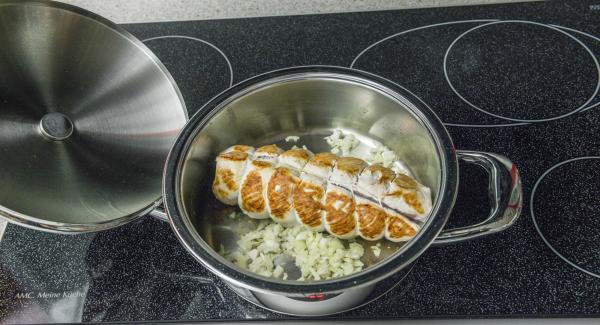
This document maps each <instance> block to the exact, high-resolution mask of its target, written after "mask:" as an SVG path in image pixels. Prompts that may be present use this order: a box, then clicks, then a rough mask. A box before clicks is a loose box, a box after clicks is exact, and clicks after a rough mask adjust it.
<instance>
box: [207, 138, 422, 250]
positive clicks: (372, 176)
mask: <svg viewBox="0 0 600 325" xmlns="http://www.w3.org/2000/svg"><path fill="white" fill-rule="evenodd" d="M216 163H217V166H216V170H215V178H214V181H213V184H212V190H213V193H214V194H215V196H216V197H217V199H219V200H220V201H221V202H223V203H225V204H229V205H233V204H236V203H237V204H238V205H239V206H240V208H241V209H242V211H243V212H244V213H245V214H246V215H248V216H249V217H251V218H255V219H264V218H269V217H270V218H271V219H273V220H274V221H276V222H278V223H280V224H282V225H284V226H289V225H293V224H298V223H300V224H302V225H303V226H305V227H307V228H308V229H311V230H313V231H323V230H326V231H327V232H329V233H330V234H331V235H333V236H335V237H338V238H341V239H349V238H353V237H356V236H361V237H362V238H364V239H366V240H379V239H381V238H383V237H385V238H386V239H388V240H390V241H394V242H401V241H407V240H410V239H411V238H413V237H414V236H415V235H416V233H417V232H418V230H419V229H420V226H419V225H421V222H422V219H423V218H425V217H427V215H428V214H429V213H430V211H431V210H432V209H433V207H432V206H433V205H432V201H431V190H430V189H429V188H427V187H426V186H424V185H422V184H420V183H419V182H418V181H417V180H415V179H413V178H412V177H410V176H408V175H404V174H401V173H398V174H397V173H395V172H394V171H393V170H391V169H389V168H386V167H383V166H381V165H378V164H374V165H369V164H367V163H366V162H365V161H364V160H362V159H359V158H354V157H339V156H337V155H335V154H332V153H329V152H323V153H317V154H313V153H312V152H310V151H309V150H307V149H301V148H294V149H290V150H287V151H283V150H281V149H280V148H279V147H277V146H276V145H267V146H263V147H260V148H258V149H256V150H255V149H254V147H251V146H247V145H235V146H232V147H229V148H228V149H226V150H225V151H223V152H222V153H220V154H219V155H218V156H217V158H216Z"/></svg>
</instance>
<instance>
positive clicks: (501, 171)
mask: <svg viewBox="0 0 600 325" xmlns="http://www.w3.org/2000/svg"><path fill="white" fill-rule="evenodd" d="M456 154H457V157H458V159H460V160H462V161H464V162H468V163H472V164H476V165H479V166H481V167H483V168H484V169H485V170H486V171H487V172H488V174H489V178H490V186H489V195H490V201H491V208H492V209H491V213H490V216H489V217H488V218H487V219H485V220H484V221H482V222H480V223H478V224H475V225H472V226H465V227H459V228H454V229H444V230H442V232H441V233H440V235H439V236H438V237H437V238H436V239H435V240H434V242H433V243H434V244H448V243H454V242H459V241H463V240H469V239H473V238H477V237H480V236H485V235H489V234H493V233H496V232H498V231H502V230H504V229H506V228H508V227H510V226H511V225H512V224H513V223H514V222H515V221H516V220H517V218H518V217H519V214H520V213H521V208H522V204H523V193H522V189H521V178H520V177H519V171H518V170H517V167H516V166H515V164H513V163H512V162H511V161H510V160H509V159H508V158H506V157H504V156H502V155H498V154H494V153H488V152H479V151H463V150H457V152H456Z"/></svg>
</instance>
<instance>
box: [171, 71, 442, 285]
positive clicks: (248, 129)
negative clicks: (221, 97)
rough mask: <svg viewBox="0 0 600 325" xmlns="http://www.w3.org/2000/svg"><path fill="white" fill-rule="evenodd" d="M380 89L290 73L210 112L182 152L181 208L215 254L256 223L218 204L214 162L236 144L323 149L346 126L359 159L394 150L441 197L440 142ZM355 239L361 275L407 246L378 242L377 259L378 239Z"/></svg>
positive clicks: (415, 114)
mask: <svg viewBox="0 0 600 325" xmlns="http://www.w3.org/2000/svg"><path fill="white" fill-rule="evenodd" d="M378 87H380V86H378V85H376V84H371V83H369V82H367V81H365V80H358V79H356V80H353V79H351V78H348V76H345V77H344V78H341V77H339V76H335V75H320V76H316V77H315V76H312V77H310V78H306V77H302V76H296V77H294V76H287V77H285V78H279V79H278V80H272V79H271V80H267V81H266V82H263V83H259V84H255V85H254V86H252V87H250V88H247V89H244V90H242V91H241V92H240V93H238V94H237V95H235V96H233V97H232V98H229V100H226V101H225V102H223V103H222V104H221V105H220V106H219V107H217V108H216V109H214V110H213V112H211V113H210V114H209V115H208V116H207V117H205V118H204V119H203V121H204V122H201V123H200V124H199V125H198V127H197V129H196V133H195V135H194V136H193V137H192V138H191V140H188V143H189V144H190V145H189V146H188V149H187V152H185V153H184V155H183V157H184V158H183V160H182V165H181V174H180V175H181V176H180V188H179V191H180V198H181V201H180V204H181V205H182V206H181V211H182V212H183V213H184V214H185V216H184V217H185V218H188V220H190V221H191V224H193V225H194V228H195V230H196V232H197V234H198V235H199V237H201V238H202V240H203V241H204V242H205V243H206V244H207V245H208V246H210V247H211V248H212V251H211V252H210V253H211V254H213V255H214V256H218V254H217V252H216V251H218V250H219V249H222V247H223V248H225V249H226V250H228V251H229V250H232V249H235V247H236V245H237V244H236V241H237V240H238V239H239V234H243V233H245V232H246V231H248V230H251V229H253V228H255V227H256V225H257V221H256V220H253V219H251V218H243V219H239V218H238V219H235V220H232V219H230V218H228V217H227V215H229V214H230V213H231V212H233V211H236V210H238V207H237V206H226V205H224V204H222V203H220V202H218V201H217V200H216V199H215V198H214V196H213V194H212V192H211V184H212V180H213V175H214V167H215V164H214V159H215V157H216V155H217V154H218V153H219V152H220V151H222V150H224V149H225V148H227V147H229V146H231V145H234V144H246V145H252V146H255V147H258V146H261V145H265V144H271V143H275V144H277V145H279V146H280V147H281V148H282V149H284V150H286V149H289V148H290V147H292V145H294V144H295V145H298V146H302V145H306V147H307V148H308V149H309V150H311V151H313V152H323V151H330V149H331V148H330V147H329V145H328V144H327V143H326V141H325V140H324V137H326V136H328V135H331V133H332V131H333V130H334V129H341V130H342V131H343V132H344V133H352V134H353V135H355V136H356V137H357V138H358V139H359V141H360V145H359V149H357V150H356V151H357V152H358V154H357V155H358V156H359V157H361V158H365V157H366V156H367V155H369V153H370V152H369V151H370V149H371V148H374V147H375V141H379V142H381V143H383V144H384V145H386V146H388V147H389V148H390V149H392V150H394V151H395V152H396V154H397V155H398V157H399V158H400V159H401V160H403V161H404V162H405V163H406V164H407V165H408V167H409V168H410V169H411V171H412V172H413V173H414V175H415V176H416V178H417V179H418V180H419V181H420V182H421V183H423V184H425V185H426V186H428V187H430V188H431V190H432V195H433V200H434V202H435V201H436V198H437V197H438V192H439V188H440V186H441V183H442V179H441V178H442V177H441V175H442V173H441V171H440V157H439V153H438V149H437V147H436V145H435V141H434V139H433V137H432V135H431V134H430V132H429V131H428V129H427V128H426V127H425V124H424V121H423V120H422V118H421V117H420V116H419V111H418V109H417V108H416V107H415V106H414V105H413V104H412V103H411V102H409V101H408V100H406V99H405V98H402V97H401V95H399V94H395V95H394V96H398V97H396V98H395V97H392V96H391V95H389V94H388V93H386V92H385V91H384V90H383V89H378ZM290 135H294V136H299V137H300V139H299V140H298V142H297V143H291V142H290V143H287V142H286V141H285V138H286V137H288V136H290ZM434 206H435V203H434ZM238 211H239V210H238ZM427 225H428V223H426V224H425V225H424V228H426V227H427ZM423 230H424V229H422V230H421V231H423ZM413 240H414V239H413ZM357 242H359V243H361V244H362V245H363V246H364V248H365V255H364V256H363V258H362V260H363V262H364V263H365V268H364V269H363V271H361V272H365V271H366V270H368V269H369V268H372V267H373V266H374V265H376V264H378V263H379V262H381V261H383V260H385V259H387V258H388V257H390V256H392V255H394V254H395V253H397V252H398V251H399V250H400V248H401V247H403V246H404V245H406V244H405V243H392V242H389V241H386V240H385V239H382V240H381V241H379V242H381V248H382V251H381V254H380V255H379V257H376V256H375V255H374V254H373V253H372V250H371V249H369V247H370V246H372V245H375V243H376V242H372V241H365V240H362V239H358V240H357ZM221 245H222V247H221ZM209 250H210V249H209ZM221 260H222V261H224V263H227V265H229V266H230V267H234V268H237V269H238V270H239V271H241V272H244V273H246V274H250V271H247V270H242V269H240V268H238V267H237V266H235V265H233V264H232V263H229V262H225V260H224V259H221ZM359 274H360V273H359ZM253 276H258V275H253Z"/></svg>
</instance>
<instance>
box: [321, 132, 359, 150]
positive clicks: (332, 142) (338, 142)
mask: <svg viewBox="0 0 600 325" xmlns="http://www.w3.org/2000/svg"><path fill="white" fill-rule="evenodd" d="M324 139H325V141H327V144H328V145H329V146H330V147H331V153H334V154H338V153H340V152H341V154H342V156H347V155H349V154H350V152H351V151H352V150H353V149H354V148H356V146H358V139H357V138H356V137H355V136H354V135H352V134H344V133H342V130H340V129H335V130H333V133H332V134H331V135H330V136H328V137H325V138H324Z"/></svg>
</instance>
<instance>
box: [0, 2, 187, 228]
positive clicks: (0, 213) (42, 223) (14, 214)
mask: <svg viewBox="0 0 600 325" xmlns="http://www.w3.org/2000/svg"><path fill="white" fill-rule="evenodd" d="M5 6H42V7H50V8H55V9H59V10H65V11H68V12H72V13H75V14H77V15H81V16H82V17H85V18H88V19H90V20H92V21H94V22H96V23H98V24H101V25H104V26H106V27H107V28H109V29H110V30H113V31H115V32H116V33H117V34H118V35H120V36H121V37H123V38H125V39H126V40H127V41H128V42H130V43H131V44H132V45H134V46H135V47H137V48H138V49H139V50H140V51H141V52H142V53H143V54H144V55H146V56H147V57H148V58H149V59H150V61H151V62H152V63H153V64H154V65H155V66H156V67H157V68H158V69H159V70H160V72H161V73H162V74H163V76H164V77H165V79H166V80H167V81H168V82H169V83H170V84H171V86H172V87H173V90H174V91H175V94H177V97H178V99H179V102H180V103H181V107H182V108H183V114H184V116H185V119H186V120H189V115H188V110H187V108H186V105H185V101H184V100H183V95H182V94H181V91H180V90H179V87H178V86H177V84H176V83H175V79H173V76H171V74H170V73H169V71H168V70H167V68H166V67H165V66H164V64H163V63H162V62H161V61H160V60H159V59H158V57H156V55H154V53H153V52H152V51H151V50H150V49H149V48H148V47H147V46H146V45H144V43H142V42H141V41H140V40H139V39H137V38H136V37H135V36H133V35H132V34H131V33H129V32H128V31H127V30H126V29H124V28H123V27H121V26H119V25H117V24H115V23H114V22H112V21H110V20H108V19H106V18H104V17H102V16H99V15H97V14H95V13H93V12H91V11H88V10H86V9H83V8H80V7H77V6H73V5H70V4H66V3H62V2H56V1H50V0H6V1H2V0H0V8H1V7H5ZM161 203H162V196H158V197H157V198H156V199H154V200H153V201H152V202H150V203H148V204H147V205H146V206H145V207H143V208H141V209H139V210H138V211H135V212H133V213H130V214H128V215H124V216H121V217H118V218H113V219H110V220H103V221H99V222H94V223H65V222H56V221H50V220H45V219H41V218H38V217H33V216H29V215H26V214H23V213H20V212H18V211H14V210H12V209H9V208H7V207H4V206H2V205H0V218H4V219H5V220H7V221H8V222H10V223H14V224H18V225H20V226H23V227H27V228H31V229H35V230H42V231H46V232H51V233H60V234H78V233H88V232H96V231H101V230H107V229H111V228H115V227H118V226H122V225H124V224H126V223H129V222H131V221H134V220H136V219H138V218H140V217H143V216H145V215H147V214H148V213H149V212H151V211H152V210H154V209H155V208H156V207H158V206H159V205H160V204H161Z"/></svg>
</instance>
